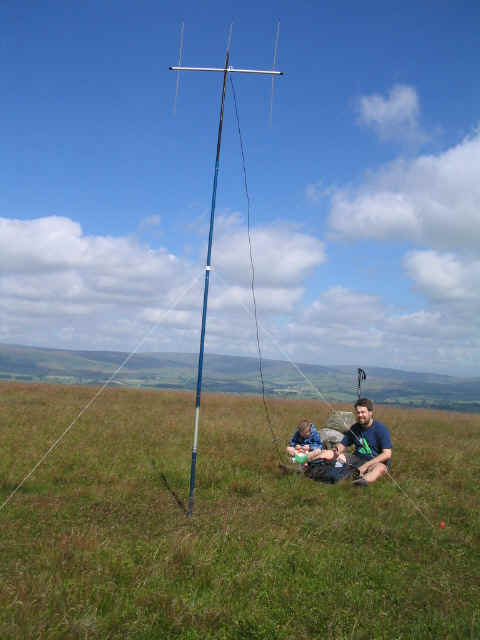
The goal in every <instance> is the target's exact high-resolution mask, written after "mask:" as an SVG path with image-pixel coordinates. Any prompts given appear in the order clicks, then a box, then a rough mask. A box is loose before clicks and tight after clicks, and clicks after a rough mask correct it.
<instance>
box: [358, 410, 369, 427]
mask: <svg viewBox="0 0 480 640" xmlns="http://www.w3.org/2000/svg"><path fill="white" fill-rule="evenodd" d="M355 412H356V414H357V422H358V423H359V424H361V425H363V426H365V427H369V426H370V425H371V424H372V422H373V411H369V410H368V408H367V407H356V409H355Z"/></svg>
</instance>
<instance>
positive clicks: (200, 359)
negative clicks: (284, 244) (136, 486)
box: [188, 50, 230, 516]
mask: <svg viewBox="0 0 480 640" xmlns="http://www.w3.org/2000/svg"><path fill="white" fill-rule="evenodd" d="M229 57H230V53H229V51H228V50H227V55H226V58H225V72H224V74H223V90H222V102H221V106H220V121H219V124H218V137H217V156H216V159H215V172H214V176H213V192H212V207H211V210H210V233H209V235H208V251H207V264H206V266H205V286H204V289H203V311H202V329H201V332H200V351H199V355H198V373H197V395H196V401H195V427H194V434H193V447H192V466H191V468H190V494H189V499H188V515H189V516H191V515H192V514H193V502H194V494H195V470H196V466H197V443H198V422H199V418H200V399H201V395H202V375H203V352H204V347H205V328H206V324H207V303H208V285H209V280H210V271H211V259H212V244H213V225H214V221H215V203H216V199H217V181H218V169H219V166H220V147H221V144H222V128H223V110H224V106H225V92H226V87H227V77H228V71H229V69H228V59H229Z"/></svg>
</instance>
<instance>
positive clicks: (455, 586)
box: [0, 383, 480, 640]
mask: <svg viewBox="0 0 480 640" xmlns="http://www.w3.org/2000/svg"><path fill="white" fill-rule="evenodd" d="M94 393H95V390H94V389H92V388H88V387H85V388H83V387H61V386H47V385H33V384H27V383H3V384H2V385H1V386H0V403H1V427H0V450H1V453H2V456H1V462H0V489H1V495H0V499H1V501H2V502H4V501H5V500H6V499H7V498H8V497H9V496H11V494H12V491H13V490H14V489H15V487H16V486H17V485H18V483H19V482H20V481H21V480H22V479H23V478H24V477H25V476H26V475H27V474H28V473H29V472H30V471H31V470H32V468H33V467H34V465H35V464H36V463H37V462H38V460H39V459H40V458H41V457H42V455H43V454H44V453H45V452H46V451H47V449H48V448H49V447H50V446H51V445H52V443H54V442H55V441H56V439H57V438H58V437H59V436H60V435H61V434H62V433H63V432H64V430H65V429H66V428H67V427H68V426H69V425H70V424H71V423H72V421H73V420H74V419H75V418H76V417H77V415H78V414H79V412H80V411H81V410H82V408H83V407H85V405H86V404H87V403H88V402H89V401H90V399H91V398H92V396H93V394H94ZM268 407H269V412H270V415H271V418H272V423H273V425H274V429H275V433H276V435H277V437H278V439H279V441H280V442H281V445H282V449H283V445H284V443H285V442H286V440H287V438H288V437H289V436H290V435H291V433H292V432H293V430H294V426H295V425H296V423H297V422H298V420H299V419H300V418H302V417H306V418H310V419H311V420H312V421H313V422H314V423H315V424H316V425H317V426H321V425H322V424H323V423H324V422H325V420H326V418H327V415H328V409H327V408H326V407H325V406H323V405H322V404H321V403H319V402H314V401H311V400H303V401H302V400H280V399H275V400H269V401H268ZM342 408H345V407H342ZM377 417H378V418H379V419H381V420H382V421H384V422H385V423H386V424H387V425H388V426H389V427H390V430H391V434H392V439H393V442H394V455H393V464H392V476H393V480H392V479H391V478H388V477H387V478H384V479H382V480H381V481H379V482H378V483H377V484H376V485H374V486H371V487H369V488H368V489H364V490H362V489H354V488H353V487H352V486H351V484H350V483H349V482H348V481H346V482H345V483H342V484H338V485H335V486H328V485H322V484H318V483H314V482H312V481H310V480H307V479H305V478H303V477H299V476H296V475H283V474H282V472H281V470H280V469H279V456H278V453H277V449H276V447H275V445H274V443H273V441H272V435H271V433H270V430H269V428H268V424H267V422H266V419H265V412H264V408H263V404H262V402H261V399H259V398H256V397H245V396H241V397H240V396H233V395H230V396H229V395H208V394H206V395H204V396H203V398H202V412H201V420H200V438H199V453H198V466H197V490H196V494H195V511H194V516H193V517H192V518H188V517H187V516H186V515H185V508H186V503H187V501H188V483H189V473H190V459H191V444H192V443H191V441H192V432H193V396H192V394H189V393H181V392H159V391H146V390H125V389H123V390H121V389H108V390H106V391H105V392H104V393H103V394H102V395H101V396H100V397H99V398H98V399H97V400H96V402H95V403H94V404H93V405H92V406H91V407H90V408H89V409H88V411H86V412H85V413H84V414H83V415H82V416H81V418H80V419H79V420H78V422H76V423H75V424H74V426H73V427H72V429H71V430H70V431H69V433H68V434H67V435H66V436H65V438H64V439H63V440H62V442H61V443H60V445H59V446H58V447H57V448H55V450H54V451H53V452H52V453H51V454H50V455H49V456H48V457H47V458H46V460H45V461H44V462H43V463H42V464H41V465H40V466H39V467H38V469H37V470H36V471H35V473H34V474H33V475H32V476H31V477H30V478H29V479H28V480H27V481H26V482H25V483H24V485H23V486H22V487H21V489H20V490H19V491H18V492H17V493H16V494H15V495H14V496H13V497H12V498H11V500H10V501H9V502H8V503H7V504H5V505H4V507H3V508H2V509H1V510H0V525H1V533H2V542H1V564H0V567H1V569H0V571H1V588H0V609H1V614H0V638H1V640H7V639H15V640H16V639H20V638H21V639H23V638H25V639H28V640H30V639H42V640H43V639H49V640H50V639H54V638H56V639H57V638H58V639H76V638H78V639H93V638H100V639H114V638H115V639H117V638H122V639H132V640H133V639H135V640H140V639H142V640H147V639H148V640H150V639H157V638H158V639H170V638H172V639H174V638H175V639H178V640H197V639H198V640H199V639H203V638H209V639H212V640H214V639H215V640H217V639H218V640H244V639H245V640H249V639H251V640H254V639H262V640H263V639H264V640H277V639H278V640H287V639H288V640H290V639H291V638H296V639H297V640H312V639H317V638H318V639H320V638H332V639H339V640H340V639H345V640H346V639H352V640H353V639H355V640H356V639H367V638H369V639H370V638H388V639H389V640H394V639H407V638H408V639H410V638H412V639H421V638H432V639H435V640H437V639H447V638H449V639H450V638H459V639H460V638H461V639H462V640H465V639H478V638H480V515H479V497H480V493H479V477H480V466H479V460H480V415H469V414H454V413H445V412H436V411H431V410H405V409H403V410H398V409H393V408H382V407H379V408H378V410H377ZM441 521H444V522H445V528H444V529H441V528H440V526H439V524H440V522H441Z"/></svg>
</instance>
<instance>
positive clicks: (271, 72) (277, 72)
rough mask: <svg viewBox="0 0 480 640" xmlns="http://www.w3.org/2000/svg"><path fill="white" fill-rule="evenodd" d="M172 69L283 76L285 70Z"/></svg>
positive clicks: (178, 68) (231, 68)
mask: <svg viewBox="0 0 480 640" xmlns="http://www.w3.org/2000/svg"><path fill="white" fill-rule="evenodd" d="M169 69H170V71H220V72H221V73H225V72H226V71H228V73H263V74H266V75H269V76H283V71H258V70H256V69H235V68H234V67H227V68H224V69H221V68H217V67H169Z"/></svg>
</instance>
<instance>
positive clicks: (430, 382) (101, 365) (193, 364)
mask: <svg viewBox="0 0 480 640" xmlns="http://www.w3.org/2000/svg"><path fill="white" fill-rule="evenodd" d="M128 355H129V354H127V353H121V352H117V351H68V350H63V351H62V350H59V349H41V348H38V347H25V346H12V345H0V380H2V379H3V380H17V381H18V380H24V381H32V382H35V381H38V382H47V383H54V384H84V385H102V384H104V383H105V382H106V381H107V380H108V379H109V378H110V377H111V376H112V375H113V374H114V373H115V378H114V380H113V384H115V385H118V386H125V387H134V388H139V387H149V388H154V389H179V390H189V391H191V390H193V389H194V388H195V384H196V375H197V355H195V354H188V353H139V354H135V355H134V356H133V357H131V358H130V359H128V361H127V362H126V359H127V357H128ZM124 363H125V364H124ZM367 370H368V377H367V380H366V382H365V384H364V386H363V389H364V390H365V393H366V394H368V395H369V396H371V397H372V398H373V399H374V400H375V401H376V402H378V403H382V404H390V405H394V406H411V407H432V408H439V409H451V410H456V411H480V400H479V397H478V387H479V382H480V381H479V379H472V378H470V379H461V378H454V377H452V376H445V375H435V374H425V373H415V372H408V371H399V370H395V369H383V368H379V367H371V368H368V367H367ZM263 378H264V383H265V391H266V393H267V395H270V396H276V397H304V398H314V399H319V398H327V399H328V400H329V401H332V402H349V401H350V400H351V398H352V397H353V396H354V395H355V390H356V389H355V387H356V368H355V367H353V366H352V367H340V366H339V367H325V366H320V365H311V364H299V365H297V366H293V365H292V364H291V363H288V362H284V361H281V360H264V362H263ZM203 388H204V389H205V390H206V391H210V392H224V393H248V394H255V393H260V392H261V387H260V377H259V363H258V359H257V358H241V357H238V356H224V355H216V354H209V353H207V354H206V355H205V360H204V377H203Z"/></svg>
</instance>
